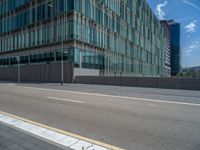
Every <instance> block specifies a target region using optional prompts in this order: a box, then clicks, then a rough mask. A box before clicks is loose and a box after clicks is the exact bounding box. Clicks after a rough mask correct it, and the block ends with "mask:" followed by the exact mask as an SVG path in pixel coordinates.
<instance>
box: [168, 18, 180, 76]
mask: <svg viewBox="0 0 200 150" xmlns="http://www.w3.org/2000/svg"><path fill="white" fill-rule="evenodd" d="M167 22H168V25H169V26H170V34H171V36H170V49H171V75H172V76H175V75H177V74H178V73H179V72H180V70H181V50H180V23H177V22H174V20H168V21H167Z"/></svg>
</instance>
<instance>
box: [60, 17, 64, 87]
mask: <svg viewBox="0 0 200 150" xmlns="http://www.w3.org/2000/svg"><path fill="white" fill-rule="evenodd" d="M63 17H64V18H65V16H63ZM64 18H63V19H62V30H63V29H64V28H63V26H64ZM62 30H61V32H62V37H61V38H62V39H61V40H62V43H61V47H62V50H61V51H62V52H61V86H62V85H63V82H64V68H63V67H64V60H63V59H64V58H63V53H64V49H63V44H64V37H63V36H64V31H62Z"/></svg>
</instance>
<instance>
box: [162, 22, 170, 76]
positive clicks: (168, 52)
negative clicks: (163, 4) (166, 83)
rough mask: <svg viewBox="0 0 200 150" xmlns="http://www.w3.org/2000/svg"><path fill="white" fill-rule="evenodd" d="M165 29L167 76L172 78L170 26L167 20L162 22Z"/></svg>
mask: <svg viewBox="0 0 200 150" xmlns="http://www.w3.org/2000/svg"><path fill="white" fill-rule="evenodd" d="M160 22H161V24H162V25H163V27H164V28H165V40H166V42H165V75H166V76H168V77H170V76H171V50H170V38H171V36H170V35H171V33H170V26H169V25H168V23H167V21H166V20H162V21H160Z"/></svg>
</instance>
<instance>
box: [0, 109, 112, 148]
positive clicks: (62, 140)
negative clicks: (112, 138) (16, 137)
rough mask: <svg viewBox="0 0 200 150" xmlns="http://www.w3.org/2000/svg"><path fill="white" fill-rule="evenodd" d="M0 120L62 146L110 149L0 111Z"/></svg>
mask: <svg viewBox="0 0 200 150" xmlns="http://www.w3.org/2000/svg"><path fill="white" fill-rule="evenodd" d="M0 122H2V123H4V124H7V125H9V126H11V127H14V128H18V129H20V130H23V131H25V132H27V133H29V134H32V135H35V136H38V137H41V138H43V139H46V140H49V141H51V142H54V143H57V144H60V145H62V146H64V147H68V148H70V149H74V150H82V149H84V150H85V149H88V150H111V149H108V148H105V147H103V146H99V145H95V144H92V143H90V142H86V141H83V140H80V139H78V138H74V137H71V136H68V135H65V134H62V133H58V132H55V131H53V130H49V129H46V128H44V127H40V126H37V125H33V124H31V123H28V122H25V121H23V120H20V119H16V118H13V117H11V116H8V115H5V114H2V113H0Z"/></svg>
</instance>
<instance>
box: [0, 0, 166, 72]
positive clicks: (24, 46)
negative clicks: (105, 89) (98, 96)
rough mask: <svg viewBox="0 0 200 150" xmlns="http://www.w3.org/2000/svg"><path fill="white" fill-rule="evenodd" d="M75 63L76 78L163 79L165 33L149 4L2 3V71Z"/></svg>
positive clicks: (89, 0) (92, 0)
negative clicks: (120, 77) (11, 67)
mask: <svg viewBox="0 0 200 150" xmlns="http://www.w3.org/2000/svg"><path fill="white" fill-rule="evenodd" d="M62 40H63V41H64V54H63V55H64V60H65V62H66V63H67V62H68V61H72V62H73V66H74V71H73V72H74V75H105V76H107V75H109V76H162V75H164V66H165V58H164V55H165V44H164V43H165V29H164V28H163V27H162V26H161V24H160V22H159V20H158V19H157V18H156V16H155V15H154V14H153V12H152V10H151V9H150V7H149V6H148V4H147V2H146V0H123V1H122V0H39V1H38V0H0V66H1V67H9V66H12V65H16V64H17V59H16V56H20V64H21V65H34V64H46V63H47V64H51V63H59V62H60V60H61V41H62Z"/></svg>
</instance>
